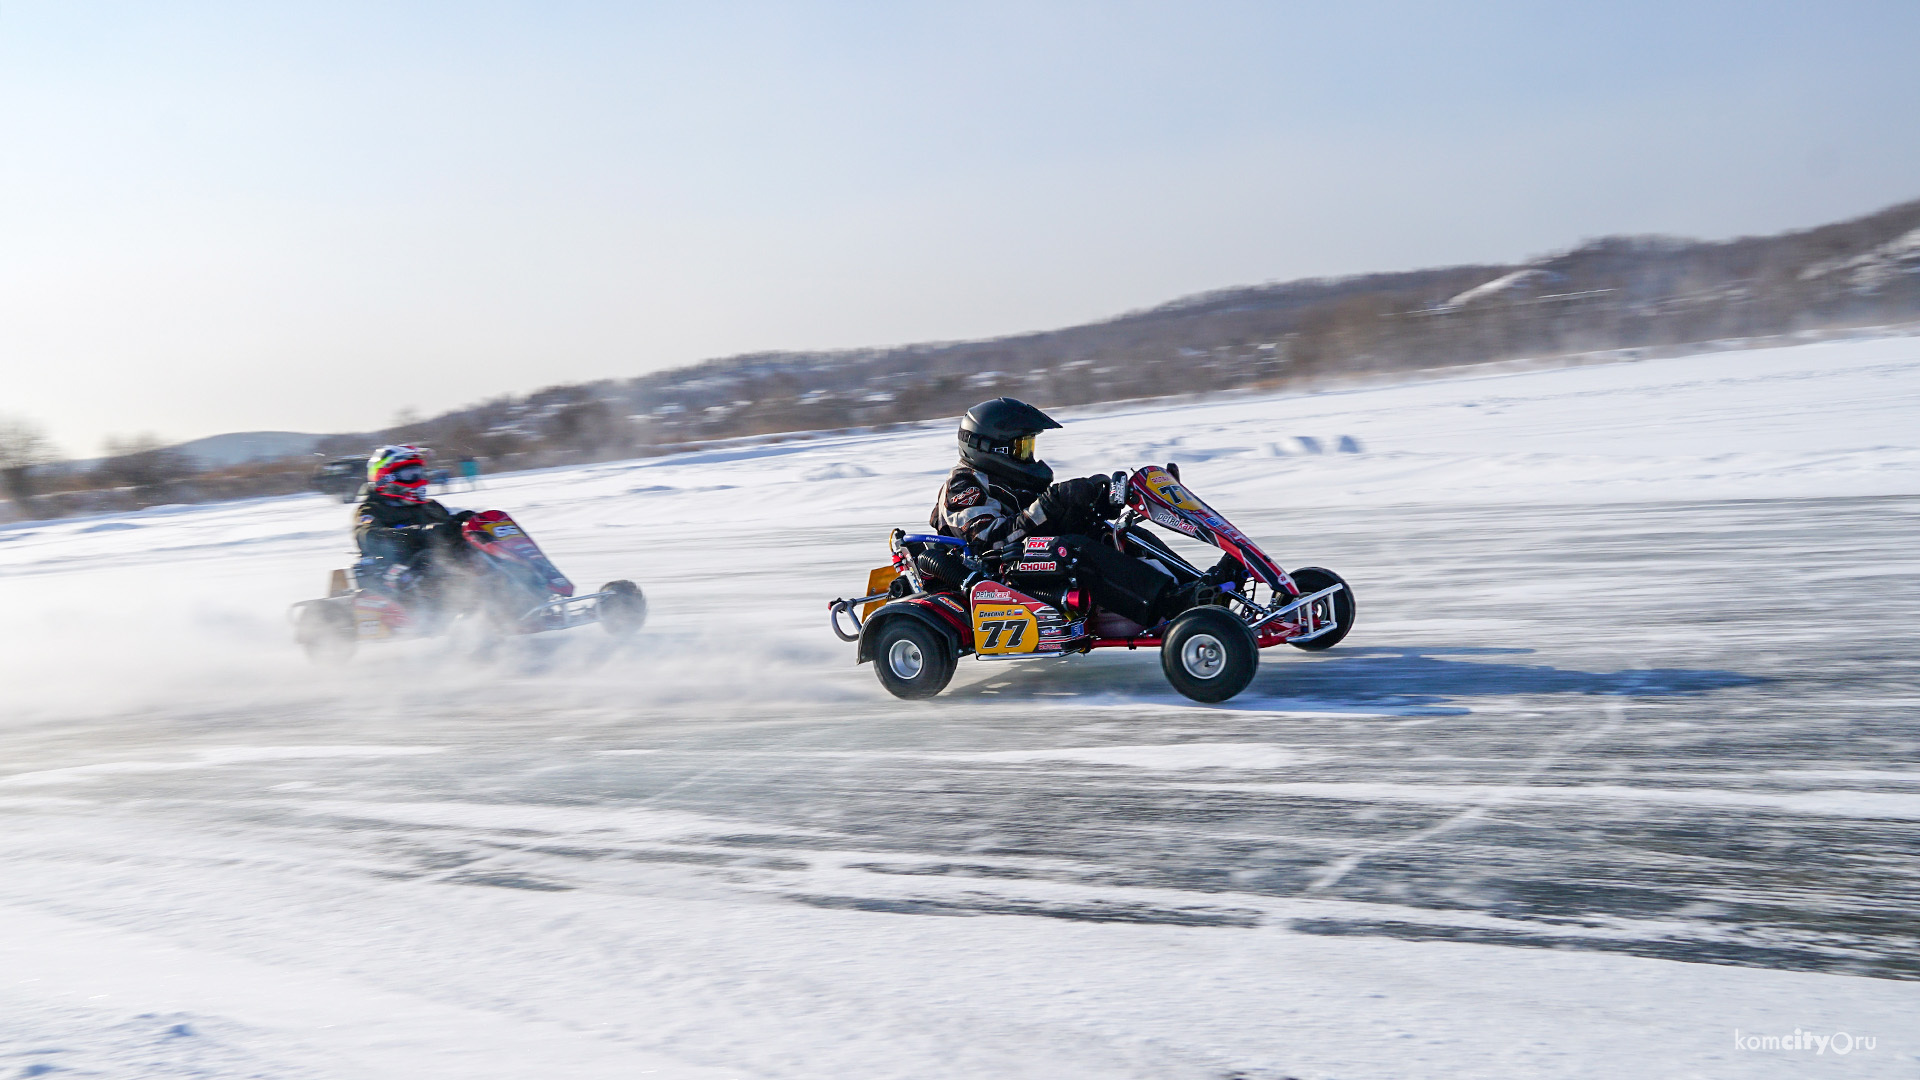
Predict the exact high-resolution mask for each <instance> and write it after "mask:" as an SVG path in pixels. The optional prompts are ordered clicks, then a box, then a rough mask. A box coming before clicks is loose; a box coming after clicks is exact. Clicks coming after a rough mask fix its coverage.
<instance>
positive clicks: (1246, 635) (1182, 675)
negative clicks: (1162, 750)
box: [1160, 607, 1260, 703]
mask: <svg viewBox="0 0 1920 1080" xmlns="http://www.w3.org/2000/svg"><path fill="white" fill-rule="evenodd" d="M1259 666H1260V647H1259V646H1258V645H1256V644H1255V643H1254V640H1253V632H1252V631H1250V630H1248V629H1247V624H1246V623H1243V622H1241V621H1240V620H1239V619H1236V618H1234V617H1233V616H1232V615H1231V614H1229V613H1228V612H1227V610H1226V609H1225V608H1217V607H1201V608H1194V609H1193V610H1191V611H1189V612H1187V613H1186V614H1184V615H1182V616H1180V617H1179V618H1177V619H1175V620H1173V625H1172V626H1171V627H1169V628H1168V630H1167V636H1166V638H1165V640H1164V642H1163V643H1162V644H1161V646H1160V667H1161V668H1162V669H1163V670H1164V671H1166V673H1167V681H1168V682H1170V683H1172V684H1173V688H1174V689H1175V690H1178V691H1180V692H1181V693H1182V694H1185V695H1187V696H1188V697H1190V698H1192V699H1193V700H1195V701H1205V702H1208V703H1213V702H1217V701H1225V700H1227V699H1228V698H1230V697H1232V696H1233V695H1235V694H1237V693H1239V692H1240V691H1242V690H1245V689H1246V688H1247V684H1248V683H1250V682H1252V681H1253V671H1254V669H1255V668H1256V667H1259Z"/></svg>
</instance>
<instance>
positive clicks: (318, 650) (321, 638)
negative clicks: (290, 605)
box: [293, 603, 360, 666]
mask: <svg viewBox="0 0 1920 1080" xmlns="http://www.w3.org/2000/svg"><path fill="white" fill-rule="evenodd" d="M293 636H294V640H295V641H298V642H299V643H300V647H301V648H302V649H305V650H306V653H307V659H308V660H311V661H313V662H314V663H316V664H326V665H329V666H337V665H340V664H344V663H346V662H347V661H348V660H351V659H353V651H354V649H355V648H357V647H358V646H359V644H360V633H359V631H358V630H357V629H356V628H355V627H354V625H353V609H352V608H351V607H349V606H347V605H345V604H318V603H316V604H308V605H307V606H305V607H303V608H301V609H300V616H299V619H298V620H297V621H296V622H295V623H294V631H293Z"/></svg>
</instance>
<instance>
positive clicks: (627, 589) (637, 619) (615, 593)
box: [594, 581, 647, 638]
mask: <svg viewBox="0 0 1920 1080" xmlns="http://www.w3.org/2000/svg"><path fill="white" fill-rule="evenodd" d="M600 591H601V592H602V593H605V594H607V595H605V596H602V597H601V598H600V599H599V600H596V601H594V609H595V610H596V611H598V612H599V613H600V628H601V629H602V630H605V631H606V632H607V633H609V634H611V635H613V636H614V637H617V638H630V637H632V636H633V635H635V634H637V633H639V632H640V628H641V627H642V626H645V625H646V623H647V597H646V594H645V593H642V592H641V591H640V586H638V585H635V584H634V583H633V582H631V581H609V582H607V583H606V584H605V585H602V586H600Z"/></svg>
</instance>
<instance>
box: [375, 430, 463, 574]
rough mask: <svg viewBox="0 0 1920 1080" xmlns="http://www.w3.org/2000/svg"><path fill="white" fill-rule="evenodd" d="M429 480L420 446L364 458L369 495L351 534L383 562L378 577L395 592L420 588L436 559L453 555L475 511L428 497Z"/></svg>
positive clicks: (384, 450) (388, 448)
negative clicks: (453, 510) (462, 529)
mask: <svg viewBox="0 0 1920 1080" xmlns="http://www.w3.org/2000/svg"><path fill="white" fill-rule="evenodd" d="M429 479H430V477H429V476H428V473H427V452H426V451H425V450H422V449H421V448H420V447H418V446H383V447H381V448H380V449H378V450H375V451H374V452H373V456H372V457H369V458H368V459H367V488H368V492H367V498H366V501H364V502H362V503H361V504H360V508H359V509H358V510H356V511H355V512H354V524H353V539H354V542H355V543H357V544H359V545H360V554H362V555H364V556H367V557H368V558H371V559H375V560H378V564H379V565H380V566H382V567H384V570H383V572H382V573H381V575H380V582H381V584H383V585H385V586H386V588H387V589H388V590H390V591H392V592H394V593H407V592H410V591H412V590H414V589H416V588H417V587H419V585H420V584H421V582H422V581H423V580H424V579H426V578H427V577H428V575H429V574H430V572H431V571H432V569H433V565H434V562H435V561H436V560H437V559H452V558H457V557H458V556H457V554H455V553H457V552H458V551H460V550H461V548H460V546H459V545H460V525H461V523H463V522H464V521H466V519H468V518H470V517H472V516H473V512H472V511H470V510H462V511H460V512H459V513H457V514H456V513H449V512H448V510H447V508H446V507H444V506H442V505H440V504H439V503H438V502H435V501H434V500H433V499H430V498H428V497H427V483H428V481H429Z"/></svg>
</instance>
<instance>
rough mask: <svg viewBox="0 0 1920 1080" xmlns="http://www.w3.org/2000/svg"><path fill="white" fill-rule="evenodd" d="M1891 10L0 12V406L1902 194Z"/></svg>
mask: <svg viewBox="0 0 1920 1080" xmlns="http://www.w3.org/2000/svg"><path fill="white" fill-rule="evenodd" d="M1916 41H1920V4H1916V3H1913V2H1911V0H1902V2H1886V3H1864V2H1859V3H1848V2H1827V3H1805V4H1776V3H1686V2H1665V3H1647V2H1638V0H1627V2H1616V3H1610V4H1583V5H1577V6H1576V5H1570V4H1540V3H1537V2H1536V3H1500V4H1484V3H1482V4H1475V3H1446V4H1438V3H1434V4H1428V3H1400V4H1386V3H1372V4H1367V3H1359V4H1355V3H1349V4H1341V5H1333V4H1326V3H1311V4H1292V3H1284V4H1283V3H1270V4H1200V3H1179V4H1143V3H1086V4H1068V3H1058V4H1031V3H1029V4H1004V5H1003V4H981V3H974V4H965V5H961V4H925V5H913V4H904V3H874V4H811V5H799V4H791V5H776V4H766V5H758V4H686V5H677V6H665V5H639V4H633V5H623V4H599V3H564V2H559V3H557V2H552V0H547V2H541V3H469V4H451V3H449V4H434V3H412V4H393V3H352V2H334V3H328V4H324V5H322V4H311V5H307V4H258V3H234V4H187V3H179V4H171V5H164V6H162V5H154V4H144V3H139V4H134V3H129V4H98V3H84V2H62V3H14V2H4V3H0V368H4V375H5V378H4V380H3V381H0V412H7V413H17V414H24V415H28V416H31V417H35V418H37V419H39V420H40V421H41V422H43V423H44V424H46V425H47V426H48V427H49V428H50V429H51V430H52V431H53V433H54V434H55V436H56V437H57V438H58V439H59V441H60V442H61V443H62V444H63V447H64V449H66V450H67V451H68V452H69V453H73V454H76V455H88V454H91V453H93V452H95V451H96V450H97V449H98V445H99V441H100V439H101V438H102V436H104V435H106V434H109V433H115V432H129V433H130V432H134V431H140V430H151V431H155V432H158V433H160V434H162V435H163V436H166V437H169V438H175V439H184V438H190V437H194V436H198V435H205V434H210V433H214V432H218V431H231V430H247V429H263V428H277V429H297V430H340V429H355V428H366V427H373V426H378V425H381V424H384V423H386V422H388V421H389V420H390V419H391V417H392V416H393V414H394V413H395V411H396V410H398V409H400V408H402V407H412V408H416V409H419V410H422V411H426V412H431V411H436V410H439V409H443V408H447V407H451V406H454V405H458V404H461V403H464V402H469V401H473V400H477V399H479V398H482V397H486V396H490V395H493V394H497V393H501V392H504V391H511V390H525V389H531V388H533V387H536V386H540V385H546V384H551V383H556V382H565V381H574V380H581V379H590V378H598V377H623V376H628V375H633V374H637V373H639V372H641V371H645V370H649V369H653V368H658V367H662V366H667V365H673V364H681V363H687V362H691V361H696V360H701V359H705V358H708V357H713V356H721V355H727V354H731V353H736V352H742V351H748V350H757V349H776V348H814V347H838V346H860V345H876V344H892V343H900V342H908V341H919V340H931V339H949V338H958V337H975V336H984V335H993V334H1001V333H1008V332H1015V331H1021V330H1031V329H1042V328H1047V327H1053V326H1059V325H1064V324H1068V323H1073V322H1078V321H1082V320H1087V319H1093V318H1099V317H1102V316H1106V315H1111V314H1115V313H1118V312H1121V311H1124V310H1127V309H1130V308H1135V307H1140V306H1145V305H1150V304H1154V303H1158V302H1161V301H1164V300H1168V299H1172V298H1174V297H1176V296H1179V295H1182V294H1185V293H1190V292H1195V291H1198V290H1203V289H1209V288H1216V287H1221V286H1228V285H1236V284H1247V283H1253V282H1259V281H1269V280H1281V279H1287V278H1294V277H1301V276H1311V275H1323V274H1342V273H1351V272H1359V271H1368V270H1390V269H1401V268H1408V267H1416V266H1425V265H1435V264H1443V263H1457V262H1469V261H1501V260H1512V259H1518V258H1522V257H1525V256H1528V255H1533V254H1538V253H1541V252H1544V251H1549V250H1553V249H1556V248H1561V247H1565V246H1569V245H1571V244H1574V243H1577V242H1578V241H1579V240H1581V239H1582V238H1585V237H1590V236H1596V235H1600V234H1604V233H1615V232H1673V233H1681V234H1688V235H1695V236H1706V237H1725V236H1731V235H1738V234H1744V233H1760V232H1771V231H1775V230H1779V229H1783V228H1791V227H1796V226H1805V225H1813V224H1818V223H1820V222H1824V221H1827V220H1831V219H1835V218H1839V217H1844V216H1850V215H1854V214H1858V213H1863V212H1866V211H1869V210H1873V209H1876V208H1878V207H1880V206H1883V205H1886V204H1888V203H1892V202H1897V201H1901V200H1904V199H1910V198H1915V197H1920V136H1916V134H1915V132H1916V130H1920V129H1917V128H1916V123H1915V119H1914V117H1915V114H1916V112H1917V111H1920V64H1916V63H1915V62H1914V60H1913V56H1912V50H1913V48H1914V43H1915V42H1916Z"/></svg>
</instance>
